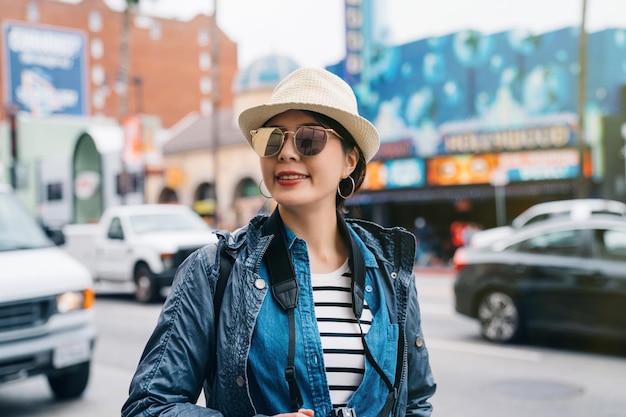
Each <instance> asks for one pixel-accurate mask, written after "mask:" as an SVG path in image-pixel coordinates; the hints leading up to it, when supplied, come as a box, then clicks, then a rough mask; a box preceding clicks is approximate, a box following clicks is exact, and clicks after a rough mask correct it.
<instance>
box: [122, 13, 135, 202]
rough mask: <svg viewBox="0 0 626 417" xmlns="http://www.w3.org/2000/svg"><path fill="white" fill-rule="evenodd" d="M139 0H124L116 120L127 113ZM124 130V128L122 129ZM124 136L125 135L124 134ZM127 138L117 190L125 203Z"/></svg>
mask: <svg viewBox="0 0 626 417" xmlns="http://www.w3.org/2000/svg"><path fill="white" fill-rule="evenodd" d="M138 4H139V0H126V9H124V14H123V15H122V34H121V39H120V62H119V70H118V73H117V80H116V82H117V87H118V89H117V90H118V94H119V106H118V121H119V123H123V122H124V119H125V117H126V116H127V113H128V84H129V80H130V76H129V67H130V29H131V20H132V14H133V12H134V11H135V9H136V8H137V7H138ZM124 131H125V129H124ZM124 136H126V135H124ZM128 140H129V138H127V137H124V144H123V146H122V150H121V152H120V163H121V170H120V176H119V183H118V187H119V192H120V200H121V203H122V204H126V194H128V192H129V191H130V178H129V175H128V169H127V167H126V161H125V160H124V149H125V147H126V146H127V145H128V144H127V143H126V142H127V141H128Z"/></svg>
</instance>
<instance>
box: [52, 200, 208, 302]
mask: <svg viewBox="0 0 626 417" xmlns="http://www.w3.org/2000/svg"><path fill="white" fill-rule="evenodd" d="M63 233H64V235H65V245H64V247H65V250H66V251H67V252H68V253H69V254H70V255H72V256H73V257H74V258H76V259H78V260H79V261H81V262H82V263H83V264H84V265H86V266H87V267H88V268H89V270H90V271H91V273H92V275H93V277H94V280H95V284H96V290H102V289H118V290H122V291H132V292H133V293H134V295H135V298H136V299H137V301H140V302H143V303H148V302H153V301H156V300H158V299H159V297H161V295H162V292H161V290H163V289H165V288H168V287H169V286H171V285H172V280H173V278H174V274H175V272H176V269H177V268H178V266H179V265H180V264H181V263H182V262H183V261H184V260H185V258H187V256H189V255H190V254H191V253H192V252H193V251H195V250H196V249H198V248H200V247H202V246H204V245H206V244H208V243H210V242H214V241H216V240H217V236H216V235H215V234H214V233H213V229H211V228H210V227H209V226H208V225H207V224H206V222H204V220H202V218H201V217H200V216H199V215H198V214H196V213H195V212H194V211H193V210H191V209H190V208H189V207H187V206H184V205H178V204H142V205H123V206H114V207H110V208H108V209H106V210H105V211H104V213H103V214H102V217H101V218H100V221H99V222H98V223H97V224H74V225H67V226H65V227H64V229H63Z"/></svg>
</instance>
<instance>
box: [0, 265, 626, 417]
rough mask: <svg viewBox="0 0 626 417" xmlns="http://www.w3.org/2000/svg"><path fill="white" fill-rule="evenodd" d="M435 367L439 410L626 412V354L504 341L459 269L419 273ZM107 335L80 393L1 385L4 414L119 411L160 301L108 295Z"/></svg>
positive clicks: (34, 382) (449, 416) (495, 414)
mask: <svg viewBox="0 0 626 417" xmlns="http://www.w3.org/2000/svg"><path fill="white" fill-rule="evenodd" d="M416 279H417V286H418V293H419V299H420V305H421V308H422V315H423V327H424V333H425V336H426V342H427V344H428V346H429V350H430V355H431V366H432V368H433V372H434V374H435V378H436V380H437V383H438V390H437V393H436V395H435V397H433V399H432V403H433V405H434V408H435V412H434V416H445V417H457V416H458V417H479V416H480V417H522V416H530V415H532V416H535V417H562V416H568V417H583V416H584V417H589V416H593V417H618V416H619V417H623V416H624V415H625V414H624V413H625V412H624V410H626V397H625V396H624V381H625V380H624V376H625V375H626V354H624V353H623V352H619V351H608V352H607V351H606V350H605V349H597V348H588V347H584V346H571V345H570V343H569V342H568V343H564V342H563V340H562V339H558V340H556V341H554V340H539V341H532V342H530V343H528V344H524V345H512V346H500V345H494V344H489V343H487V342H485V341H483V340H482V339H481V338H480V335H479V330H478V324H477V323H476V322H474V321H472V320H470V319H467V318H465V317H462V316H460V315H458V314H456V313H455V312H454V308H453V293H452V285H453V278H452V276H451V275H449V274H442V273H438V274H430V273H418V274H417V278H416ZM96 305H97V307H96V316H97V324H98V328H99V332H100V333H99V339H98V342H97V348H96V353H95V358H94V363H93V367H92V375H91V380H90V384H89V387H88V389H87V391H86V393H85V395H84V396H83V397H82V398H81V399H79V400H76V401H69V402H61V403H55V402H54V401H53V400H52V396H51V393H50V391H49V388H48V386H47V383H46V381H45V379H44V378H34V379H31V380H27V381H22V382H16V383H12V384H9V385H3V386H0V415H2V416H3V417H17V416H63V417H74V416H86V415H88V416H95V417H100V416H114V415H119V410H120V407H121V405H122V403H123V402H124V400H125V399H126V393H127V390H128V384H129V381H130V378H131V376H132V373H133V371H134V367H135V365H136V364H137V360H138V358H139V356H140V355H141V351H142V349H143V345H144V343H145V341H146V339H147V337H148V335H149V334H150V332H151V330H152V327H153V326H154V324H155V321H156V318H157V316H158V313H159V310H160V305H159V304H154V305H142V304H138V303H136V302H135V301H134V300H133V299H132V298H131V297H130V296H120V295H100V296H99V297H98V300H97V304H96Z"/></svg>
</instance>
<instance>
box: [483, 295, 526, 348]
mask: <svg viewBox="0 0 626 417" xmlns="http://www.w3.org/2000/svg"><path fill="white" fill-rule="evenodd" d="M478 320H479V321H480V326H481V330H482V335H483V337H484V338H485V339H487V340H490V341H492V342H498V343H510V342H513V341H516V340H518V339H519V338H520V336H521V327H522V326H521V319H520V313H519V308H518V307H517V304H516V303H515V300H514V299H513V298H512V297H511V296H510V295H508V294H505V293H504V292H500V291H494V292H490V293H488V294H486V295H485V296H484V297H483V298H482V299H481V301H480V304H479V305H478Z"/></svg>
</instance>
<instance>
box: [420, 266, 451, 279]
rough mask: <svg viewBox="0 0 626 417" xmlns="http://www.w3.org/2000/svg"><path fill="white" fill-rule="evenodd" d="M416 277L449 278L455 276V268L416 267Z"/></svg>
mask: <svg viewBox="0 0 626 417" xmlns="http://www.w3.org/2000/svg"><path fill="white" fill-rule="evenodd" d="M413 273H414V274H415V275H419V274H424V275H441V276H447V277H453V276H454V273H455V272H454V268H453V267H451V266H415V267H414V268H413Z"/></svg>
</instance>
